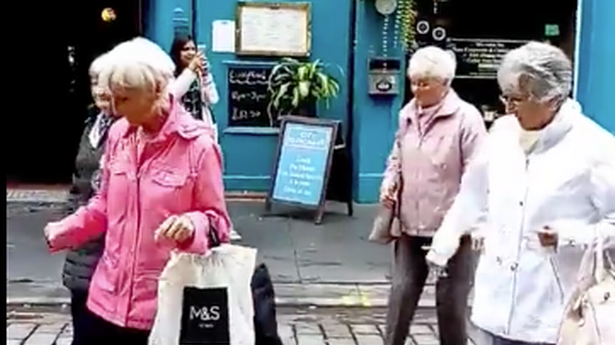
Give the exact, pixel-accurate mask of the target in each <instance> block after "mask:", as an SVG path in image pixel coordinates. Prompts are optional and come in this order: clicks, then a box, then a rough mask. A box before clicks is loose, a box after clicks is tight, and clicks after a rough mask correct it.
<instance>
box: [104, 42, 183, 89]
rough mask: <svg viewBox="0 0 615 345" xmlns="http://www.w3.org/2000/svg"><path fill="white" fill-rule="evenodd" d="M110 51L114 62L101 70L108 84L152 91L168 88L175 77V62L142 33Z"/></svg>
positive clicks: (122, 87) (111, 86) (109, 85)
mask: <svg viewBox="0 0 615 345" xmlns="http://www.w3.org/2000/svg"><path fill="white" fill-rule="evenodd" d="M107 55H109V56H111V57H112V59H109V60H112V61H111V63H109V64H106V65H105V66H104V67H103V69H102V71H101V81H102V82H103V83H104V85H103V86H104V87H107V88H109V89H110V90H111V91H113V90H117V89H132V90H134V89H138V90H143V91H148V92H156V91H163V90H166V88H167V86H168V84H169V82H170V81H171V80H172V79H173V71H174V70H175V64H174V63H173V61H172V60H171V58H170V57H169V55H167V53H165V52H164V50H162V48H160V47H159V46H158V45H157V44H155V43H153V42H152V41H149V40H147V39H145V38H142V37H138V38H135V39H132V40H130V41H127V42H124V43H121V44H119V45H118V46H116V47H115V48H113V49H112V50H111V51H110V52H109V53H108V54H107Z"/></svg>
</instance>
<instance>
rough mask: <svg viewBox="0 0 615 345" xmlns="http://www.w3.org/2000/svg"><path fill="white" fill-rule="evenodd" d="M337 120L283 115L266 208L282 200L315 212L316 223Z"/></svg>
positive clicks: (321, 208)
mask: <svg viewBox="0 0 615 345" xmlns="http://www.w3.org/2000/svg"><path fill="white" fill-rule="evenodd" d="M338 127H339V121H334V120H324V119H314V118H305V117H299V116H285V117H284V118H283V119H282V123H281V129H280V137H279V139H278V147H277V152H276V155H275V163H274V169H273V174H272V179H271V186H270V189H269V194H268V196H267V203H266V209H267V211H269V210H270V209H271V205H272V203H283V204H289V205H294V206H300V207H304V208H309V209H314V210H315V211H316V216H315V222H316V224H320V223H321V222H322V217H323V213H324V204H325V200H326V190H327V184H328V181H329V175H330V171H331V163H332V156H333V151H334V149H335V139H336V137H337V131H338Z"/></svg>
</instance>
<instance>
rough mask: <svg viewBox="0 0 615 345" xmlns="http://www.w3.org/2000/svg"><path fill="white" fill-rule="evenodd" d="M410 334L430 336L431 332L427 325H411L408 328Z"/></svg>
mask: <svg viewBox="0 0 615 345" xmlns="http://www.w3.org/2000/svg"><path fill="white" fill-rule="evenodd" d="M410 334H431V335H433V330H432V329H431V328H430V327H429V326H428V325H412V326H410Z"/></svg>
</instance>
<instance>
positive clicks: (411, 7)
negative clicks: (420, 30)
mask: <svg viewBox="0 0 615 345" xmlns="http://www.w3.org/2000/svg"><path fill="white" fill-rule="evenodd" d="M397 1H398V3H397V11H396V18H395V19H396V21H395V35H396V40H397V39H398V40H399V41H400V42H401V46H402V48H403V49H404V50H405V51H409V50H412V49H413V48H414V45H415V41H414V38H415V31H414V25H415V23H416V16H417V11H416V1H415V0H397Z"/></svg>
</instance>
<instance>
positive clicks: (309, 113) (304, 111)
mask: <svg viewBox="0 0 615 345" xmlns="http://www.w3.org/2000/svg"><path fill="white" fill-rule="evenodd" d="M297 114H298V115H299V116H305V117H318V116H317V114H316V102H315V101H310V102H306V103H304V104H302V105H301V106H300V107H299V109H297Z"/></svg>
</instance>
